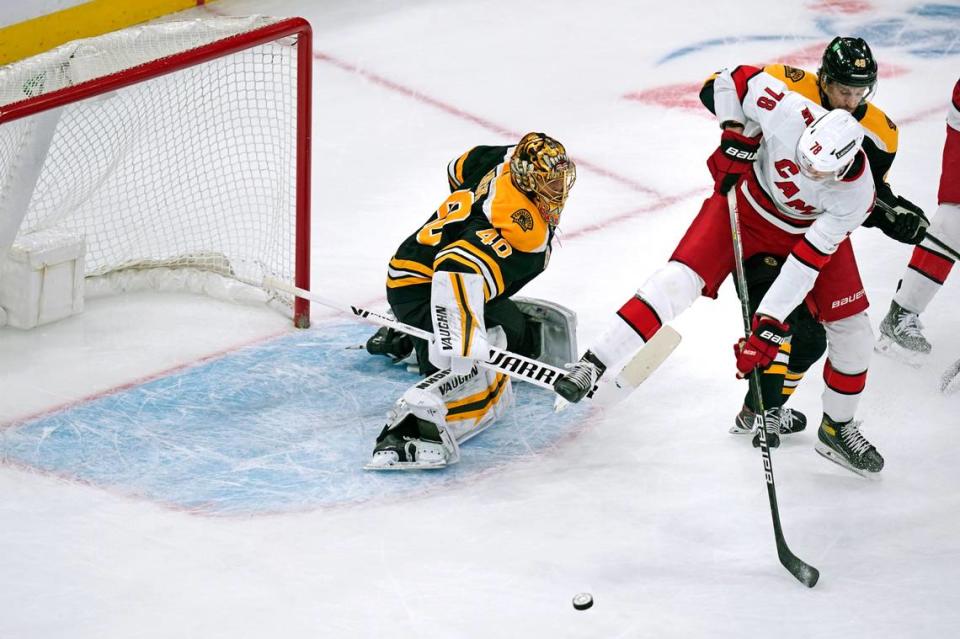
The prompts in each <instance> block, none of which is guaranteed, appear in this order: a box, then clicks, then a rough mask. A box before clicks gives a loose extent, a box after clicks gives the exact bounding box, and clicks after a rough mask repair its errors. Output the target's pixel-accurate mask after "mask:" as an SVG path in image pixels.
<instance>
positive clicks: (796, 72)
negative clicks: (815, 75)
mask: <svg viewBox="0 0 960 639" xmlns="http://www.w3.org/2000/svg"><path fill="white" fill-rule="evenodd" d="M783 74H784V75H785V76H787V78H788V79H790V80H791V81H793V82H799V81H800V80H802V79H803V76H805V75H807V72H806V71H804V70H803V69H798V68H796V67H790V66H787V65H783Z"/></svg>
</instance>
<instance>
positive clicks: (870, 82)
mask: <svg viewBox="0 0 960 639" xmlns="http://www.w3.org/2000/svg"><path fill="white" fill-rule="evenodd" d="M817 75H818V76H820V78H821V80H830V81H833V82H839V83H840V84H845V85H847V86H851V87H870V89H869V90H868V93H872V92H873V88H874V87H875V86H876V84H877V61H876V60H875V59H874V57H873V52H872V51H871V50H870V45H868V44H867V42H866V41H865V40H864V39H863V38H850V37H841V36H837V37H836V38H834V39H833V40H831V41H830V44H828V45H827V48H826V49H825V50H824V52H823V58H822V59H821V61H820V69H819V71H817Z"/></svg>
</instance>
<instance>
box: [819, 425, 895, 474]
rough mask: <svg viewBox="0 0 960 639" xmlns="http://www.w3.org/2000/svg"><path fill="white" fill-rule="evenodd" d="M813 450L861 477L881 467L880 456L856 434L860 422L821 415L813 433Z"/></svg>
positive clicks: (878, 470)
mask: <svg viewBox="0 0 960 639" xmlns="http://www.w3.org/2000/svg"><path fill="white" fill-rule="evenodd" d="M817 436H818V437H819V439H820V441H819V442H817V445H816V449H817V452H818V453H820V454H821V455H823V456H824V457H826V458H827V459H829V460H830V461H832V462H835V463H837V464H839V465H841V466H843V467H844V468H846V469H848V470H852V471H853V472H855V473H857V474H858V475H861V476H863V477H870V476H875V475H876V474H877V473H879V472H880V470H881V469H882V468H883V457H882V456H881V455H880V453H879V452H877V449H876V448H875V447H874V446H873V444H871V443H870V442H869V441H867V438H866V437H864V436H863V435H862V434H861V433H860V422H855V421H852V420H851V421H849V422H843V423H837V422H834V421H833V420H832V419H830V418H829V417H828V416H827V415H824V416H823V422H822V423H821V424H820V430H819V431H818V433H817Z"/></svg>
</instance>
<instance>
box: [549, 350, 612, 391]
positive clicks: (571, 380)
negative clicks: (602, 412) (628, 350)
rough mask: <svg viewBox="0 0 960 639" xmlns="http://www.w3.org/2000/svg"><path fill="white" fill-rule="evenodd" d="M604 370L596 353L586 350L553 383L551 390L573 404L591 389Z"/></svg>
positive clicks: (604, 366) (605, 368) (604, 367)
mask: <svg viewBox="0 0 960 639" xmlns="http://www.w3.org/2000/svg"><path fill="white" fill-rule="evenodd" d="M606 370H607V367H606V365H604V363H603V362H601V361H600V360H599V359H597V356H596V355H594V354H593V353H591V352H590V351H587V352H586V353H584V354H583V357H581V358H580V361H579V362H577V363H576V364H574V365H573V366H571V367H570V372H569V373H567V374H566V375H564V376H563V377H562V378H560V379H559V380H557V381H556V382H555V383H554V384H553V390H555V391H556V393H557V395H559V396H560V397H562V398H564V399H565V400H567V401H568V402H570V403H571V404H575V403H576V402H579V401H580V400H581V399H583V398H584V397H586V396H587V393H589V392H590V391H591V390H593V387H594V386H595V385H596V383H597V380H598V379H600V376H601V375H603V373H604V371H606Z"/></svg>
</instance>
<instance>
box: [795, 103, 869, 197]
mask: <svg viewBox="0 0 960 639" xmlns="http://www.w3.org/2000/svg"><path fill="white" fill-rule="evenodd" d="M862 147H863V127H862V126H860V123H859V122H857V121H856V120H855V119H854V117H853V116H852V115H850V114H849V113H848V112H847V111H844V110H843V109H834V110H833V111H828V112H827V113H825V114H824V115H822V116H820V117H819V118H817V119H816V120H814V121H813V122H812V123H811V124H810V125H809V126H808V127H807V128H806V129H805V130H804V131H803V133H802V134H801V135H800V139H799V140H798V141H797V163H798V164H799V165H800V171H801V172H802V173H803V174H804V175H805V176H807V177H808V178H810V179H812V180H823V179H826V178H828V177H829V178H833V179H834V180H842V179H843V178H844V176H846V174H847V172H848V171H850V168H851V167H852V166H853V162H854V160H856V158H857V153H859V152H860V149H861V148H862Z"/></svg>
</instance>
